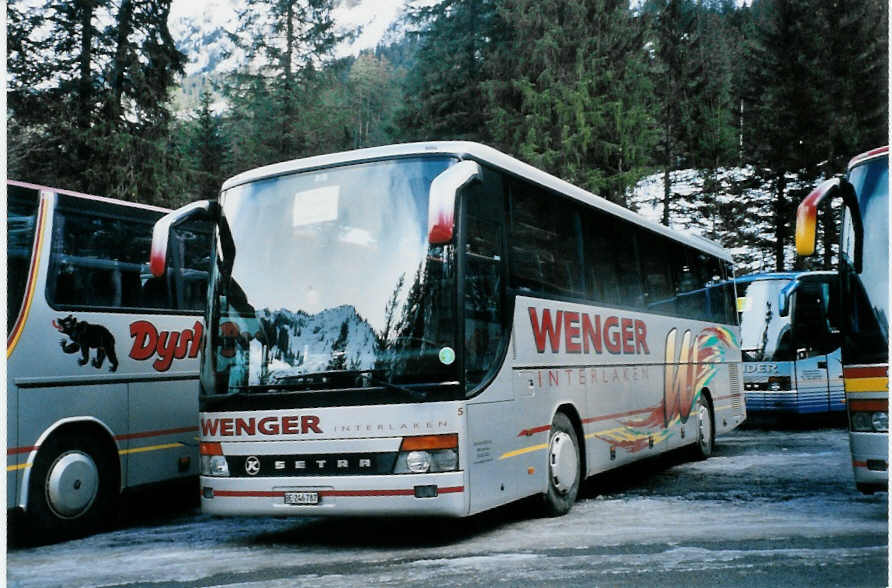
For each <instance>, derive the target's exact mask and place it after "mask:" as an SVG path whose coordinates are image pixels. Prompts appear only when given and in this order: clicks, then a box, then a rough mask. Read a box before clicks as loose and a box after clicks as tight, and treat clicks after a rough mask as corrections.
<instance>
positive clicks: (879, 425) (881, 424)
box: [870, 412, 889, 433]
mask: <svg viewBox="0 0 892 588" xmlns="http://www.w3.org/2000/svg"><path fill="white" fill-rule="evenodd" d="M870 424H871V425H873V430H874V431H878V432H880V433H885V432H887V431H888V430H889V415H888V414H886V413H885V412H875V413H873V415H872V416H871V417H870Z"/></svg>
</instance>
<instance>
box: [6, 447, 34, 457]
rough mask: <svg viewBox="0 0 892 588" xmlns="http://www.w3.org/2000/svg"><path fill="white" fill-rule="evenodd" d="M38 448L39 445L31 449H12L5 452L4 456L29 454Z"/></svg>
mask: <svg viewBox="0 0 892 588" xmlns="http://www.w3.org/2000/svg"><path fill="white" fill-rule="evenodd" d="M38 447H40V445H35V446H33V447H13V448H12V449H7V450H6V455H17V454H19V453H31V452H32V451H34V450H35V449H37V448H38Z"/></svg>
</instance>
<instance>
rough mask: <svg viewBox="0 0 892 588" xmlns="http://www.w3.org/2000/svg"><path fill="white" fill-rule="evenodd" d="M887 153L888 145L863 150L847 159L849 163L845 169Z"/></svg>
mask: <svg viewBox="0 0 892 588" xmlns="http://www.w3.org/2000/svg"><path fill="white" fill-rule="evenodd" d="M888 153H889V146H888V145H886V146H885V147H877V148H876V149H871V150H870V151H865V152H864V153H862V154H861V155H856V156H855V157H853V158H852V159H851V160H849V165H848V168H847V169H852V168H853V167H855V166H856V165H860V164H862V163H864V162H866V161H869V160H871V159H874V158H877V157H882V156H883V155H887V154H888Z"/></svg>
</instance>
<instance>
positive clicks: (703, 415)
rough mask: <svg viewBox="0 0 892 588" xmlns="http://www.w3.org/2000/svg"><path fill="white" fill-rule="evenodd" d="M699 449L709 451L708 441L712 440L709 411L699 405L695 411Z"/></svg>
mask: <svg viewBox="0 0 892 588" xmlns="http://www.w3.org/2000/svg"><path fill="white" fill-rule="evenodd" d="M697 421H698V427H699V437H698V441H699V442H700V447H702V448H703V449H704V450H705V449H709V440H710V439H711V438H712V422H710V420H709V409H708V408H707V407H706V406H705V405H703V404H701V405H700V406H699V408H698V410H697Z"/></svg>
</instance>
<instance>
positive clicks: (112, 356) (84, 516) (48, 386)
mask: <svg viewBox="0 0 892 588" xmlns="http://www.w3.org/2000/svg"><path fill="white" fill-rule="evenodd" d="M168 212H169V210H167V209H162V208H157V207H153V206H145V205H140V204H134V203H132V202H123V201H120V200H113V199H110V198H102V197H98V196H89V195H86V194H80V193H77V192H71V191H68V190H60V189H57V188H50V187H46V186H38V185H34V184H28V183H24V182H17V181H7V183H6V234H7V241H6V259H7V274H6V283H7V311H6V320H7V339H6V378H7V379H6V415H7V422H6V431H7V436H6V505H7V511H8V514H11V515H12V517H13V518H15V519H16V520H18V519H19V518H20V515H23V516H24V521H23V524H22V525H21V529H22V530H23V531H24V535H25V536H26V539H27V540H29V541H33V542H39V543H49V542H54V541H58V540H61V539H67V538H70V537H74V536H78V535H83V534H86V533H89V532H92V531H95V530H98V529H99V528H101V527H104V526H107V525H108V524H109V523H110V522H111V521H112V520H113V519H114V518H115V516H116V515H117V510H118V506H119V505H120V502H119V499H120V497H121V493H122V491H124V490H127V489H132V488H136V487H143V486H148V485H151V484H156V483H160V482H171V481H178V480H188V479H190V478H191V479H196V478H197V474H198V441H197V436H198V426H197V423H196V419H197V413H198V395H197V391H196V387H197V381H198V359H197V357H198V351H199V348H200V342H201V340H202V337H203V332H204V326H203V325H204V323H203V321H202V314H203V311H204V306H205V299H206V295H207V279H208V265H209V259H208V257H207V256H208V250H209V246H210V231H209V227H208V225H207V223H205V222H204V221H195V222H193V223H188V224H184V225H182V226H180V227H178V228H177V230H176V231H174V232H173V233H172V235H171V240H170V247H169V255H170V257H169V259H168V263H167V270H166V271H165V272H164V273H163V274H161V275H159V276H157V277H156V276H153V275H152V274H151V272H150V271H149V267H148V263H147V261H148V257H149V250H150V246H151V239H152V229H153V227H154V223H155V221H157V220H158V219H159V218H162V217H163V216H164V215H165V214H166V213H168Z"/></svg>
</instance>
